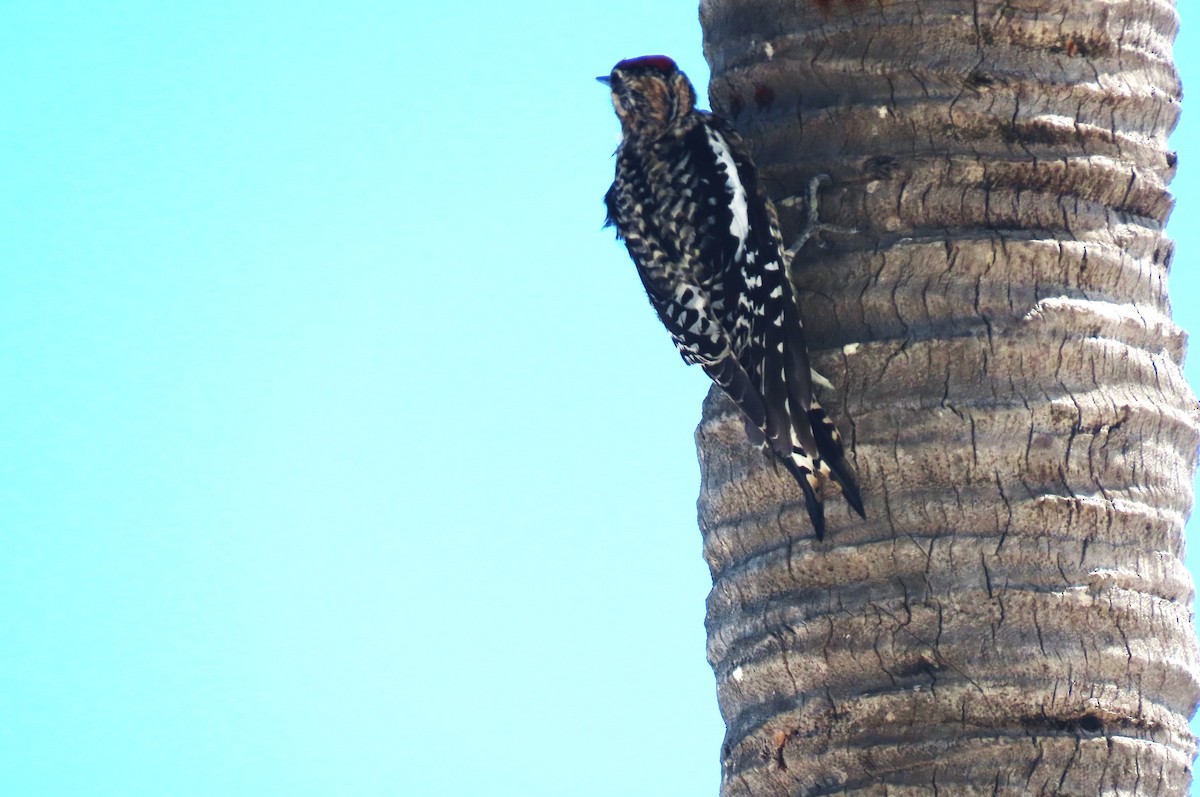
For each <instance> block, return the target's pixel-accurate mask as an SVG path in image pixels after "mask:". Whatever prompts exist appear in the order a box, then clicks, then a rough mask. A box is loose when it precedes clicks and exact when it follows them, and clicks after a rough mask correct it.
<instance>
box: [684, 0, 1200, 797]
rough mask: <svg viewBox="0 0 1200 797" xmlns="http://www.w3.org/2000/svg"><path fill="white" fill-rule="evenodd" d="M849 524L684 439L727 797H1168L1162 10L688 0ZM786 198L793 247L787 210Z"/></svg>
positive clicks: (1168, 449)
mask: <svg viewBox="0 0 1200 797" xmlns="http://www.w3.org/2000/svg"><path fill="white" fill-rule="evenodd" d="M701 22H702V24H703V26H704V32H705V52H706V55H707V57H708V60H709V62H710V64H711V66H712V69H713V79H712V84H711V87H710V96H711V100H712V104H713V108H714V110H716V111H717V112H718V113H721V114H722V115H725V116H726V117H727V118H729V119H730V120H731V121H732V122H733V123H734V125H735V126H736V127H737V128H738V129H739V131H741V132H742V134H743V135H744V136H745V137H746V138H747V140H748V142H749V144H750V146H751V148H752V149H753V151H754V154H755V157H756V160H757V162H758V164H759V167H760V169H761V170H762V171H763V172H764V175H765V176H766V183H767V185H769V186H771V187H772V193H773V195H774V197H775V198H776V200H777V201H778V200H779V199H781V198H784V197H787V196H790V195H796V194H799V193H801V187H802V186H803V185H804V182H805V180H806V178H807V177H808V176H810V175H813V174H816V173H822V172H824V173H827V174H829V175H831V176H832V178H833V185H832V187H831V188H829V189H827V190H825V191H824V192H823V193H822V205H821V214H822V217H823V220H824V221H827V222H835V223H839V224H843V225H848V226H854V227H857V228H858V230H859V232H858V234H855V235H828V236H826V243H827V245H826V247H825V248H820V247H819V246H815V245H813V244H810V245H809V246H808V247H807V248H806V249H805V250H804V251H803V252H802V253H801V255H800V257H799V258H798V259H797V264H796V269H795V277H796V279H797V282H798V284H799V286H800V288H801V289H802V290H803V291H804V296H803V300H802V305H803V310H804V317H805V319H806V328H807V331H808V336H809V341H810V344H811V347H812V348H813V350H814V351H813V354H814V361H815V364H816V367H817V370H819V371H821V372H822V373H824V374H825V375H826V376H827V377H829V378H830V379H831V380H832V382H833V383H834V385H835V386H836V390H835V391H832V392H830V391H825V392H824V394H823V396H822V403H824V404H825V406H826V407H827V408H828V409H829V410H830V414H831V415H833V416H834V418H835V419H836V420H837V422H838V424H839V426H840V427H841V429H842V431H843V433H844V434H845V435H846V437H847V438H848V441H849V443H850V445H851V446H852V447H853V448H854V451H855V454H854V456H852V458H851V461H852V463H853V464H854V465H855V467H856V468H857V470H858V473H859V476H860V480H861V483H862V489H863V495H864V498H865V500H866V506H867V513H868V520H867V521H866V522H863V521H861V520H859V519H858V518H857V517H855V516H854V515H852V514H851V513H850V512H849V511H848V509H847V508H846V505H845V503H844V502H843V501H842V500H841V499H840V498H838V497H834V498H832V499H831V500H830V502H829V512H828V514H829V533H828V538H827V540H826V541H825V542H824V543H818V542H816V540H815V539H814V538H813V535H812V532H811V529H810V527H809V524H808V521H807V519H806V516H805V513H804V510H803V503H802V500H801V496H800V495H799V492H798V490H797V489H796V486H795V483H794V482H793V481H792V480H791V478H790V477H789V476H788V474H787V473H786V472H784V471H783V469H782V468H780V469H778V470H776V469H774V468H772V467H771V466H770V464H769V463H768V462H767V460H765V459H764V458H763V456H762V455H761V454H759V453H758V452H757V451H754V450H752V449H751V448H750V447H749V446H748V444H747V442H746V439H745V433H744V431H743V429H742V424H741V423H740V421H739V420H738V419H737V418H736V417H735V416H734V415H733V414H732V413H733V412H734V410H733V409H732V407H731V405H730V404H729V403H728V402H726V401H725V400H724V398H723V397H721V396H720V395H716V394H714V395H710V397H709V399H708V400H707V401H706V403H705V408H704V409H705V412H704V420H703V421H702V423H701V426H700V428H699V430H698V431H697V437H698V441H699V446H700V456H701V464H702V470H703V488H702V494H701V499H700V520H701V526H702V530H703V533H704V546H705V554H706V557H707V559H708V561H709V564H710V566H711V568H712V573H713V580H714V586H713V590H712V593H711V596H710V598H709V607H708V621H707V622H708V630H709V657H710V660H711V662H712V664H713V667H714V670H715V672H716V675H717V686H718V698H719V702H720V706H721V711H722V713H723V715H724V717H725V720H726V722H727V724H728V734H727V738H726V744H725V747H724V750H723V751H722V767H723V777H722V794H723V795H725V796H726V797H733V796H734V795H738V796H739V797H741V796H742V795H754V797H763V796H765V795H801V794H804V795H815V794H834V793H861V794H883V793H884V789H885V788H886V789H887V792H886V793H888V794H932V793H935V790H936V791H937V792H938V793H943V794H971V793H979V794H985V793H986V794H992V793H1001V794H1022V793H1032V794H1088V795H1095V794H1185V793H1186V792H1187V788H1188V783H1189V781H1190V771H1191V763H1192V759H1193V756H1194V753H1195V741H1194V739H1193V737H1192V735H1191V733H1190V732H1189V730H1188V727H1187V720H1188V717H1189V716H1190V715H1191V713H1192V711H1193V709H1194V707H1195V705H1196V701H1197V698H1198V695H1200V682H1198V676H1197V664H1198V656H1197V647H1196V640H1195V633H1194V630H1193V621H1192V613H1191V602H1192V582H1191V578H1190V576H1189V575H1188V573H1187V572H1186V571H1185V570H1184V568H1183V564H1182V561H1181V559H1182V550H1183V527H1184V521H1185V519H1186V517H1187V514H1188V513H1189V511H1190V509H1191V505H1192V494H1191V479H1192V474H1193V471H1194V468H1195V464H1196V446H1197V440H1198V434H1197V430H1198V426H1197V413H1196V400H1195V397H1194V396H1193V394H1192V392H1191V390H1190V389H1189V387H1188V386H1187V384H1186V383H1185V382H1184V379H1183V375H1182V371H1181V363H1182V358H1183V351H1184V345H1185V336H1184V334H1183V333H1182V331H1181V330H1179V329H1178V328H1177V327H1176V326H1175V325H1174V324H1173V323H1172V321H1171V318H1170V308H1169V305H1168V302H1167V296H1166V276H1167V269H1168V266H1169V264H1170V261H1171V256H1172V252H1173V247H1172V244H1171V242H1170V241H1169V240H1168V239H1167V238H1166V237H1165V236H1164V234H1163V225H1164V223H1165V221H1166V217H1167V215H1168V213H1169V211H1170V208H1171V199H1170V196H1169V195H1168V193H1167V191H1166V184H1167V182H1168V181H1169V180H1170V178H1171V176H1172V175H1173V172H1174V165H1175V161H1174V156H1173V155H1172V154H1171V153H1168V152H1167V150H1166V136H1167V134H1168V133H1169V132H1170V130H1171V128H1172V127H1173V126H1174V123H1175V120H1176V118H1177V113H1178V110H1179V97H1180V91H1179V85H1178V79H1177V76H1176V72H1175V69H1174V67H1173V64H1172V61H1171V44H1172V40H1173V38H1174V34H1175V30H1176V26H1177V22H1178V20H1177V16H1176V13H1175V9H1174V6H1173V5H1172V4H1171V3H1168V2H1154V1H1153V0H1144V1H1142V2H1132V1H1130V2H1116V0H1090V1H1089V2H1079V1H1078V0H1076V1H1075V2H1067V1H1066V0H1056V1H1055V2H1050V1H1049V0H1030V1H1029V2H1024V3H1019V4H1016V3H1001V2H977V3H962V2H948V1H946V2H899V1H898V0H897V1H895V2H872V3H862V2H850V3H847V2H807V1H804V2H786V3H785V2H780V1H779V0H725V1H724V2H721V1H720V0H707V1H706V2H703V3H702V5H701ZM795 215H796V214H795V213H794V212H792V213H789V212H788V211H787V210H786V209H782V216H783V220H784V224H785V227H789V226H790V231H791V232H792V233H793V234H794V233H795V231H796V225H797V224H798V219H797V218H795Z"/></svg>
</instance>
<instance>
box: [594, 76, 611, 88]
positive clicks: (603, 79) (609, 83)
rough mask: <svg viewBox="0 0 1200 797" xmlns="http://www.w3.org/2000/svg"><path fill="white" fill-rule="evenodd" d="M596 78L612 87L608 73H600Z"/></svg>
mask: <svg viewBox="0 0 1200 797" xmlns="http://www.w3.org/2000/svg"><path fill="white" fill-rule="evenodd" d="M596 80H598V81H600V82H601V83H603V84H604V85H606V86H608V87H609V88H612V78H611V77H609V76H608V75H601V76H600V77H598V78H596Z"/></svg>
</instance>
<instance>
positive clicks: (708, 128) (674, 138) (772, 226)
mask: <svg viewBox="0 0 1200 797" xmlns="http://www.w3.org/2000/svg"><path fill="white" fill-rule="evenodd" d="M600 80H601V81H602V82H604V83H607V84H608V86H609V88H610V89H611V91H612V98H613V106H614V108H615V110H616V112H617V116H618V118H619V119H620V120H621V130H622V141H621V145H620V147H619V148H618V149H617V172H616V179H615V180H614V181H613V184H612V187H611V188H610V189H609V191H608V194H607V195H606V196H605V204H606V205H607V207H608V223H609V224H611V225H614V226H615V227H616V228H617V235H618V237H620V238H622V239H623V240H624V241H625V245H626V247H627V248H628V249H629V255H630V257H631V258H632V259H633V262H634V264H635V265H636V266H637V271H638V274H639V276H640V277H641V279H642V285H643V286H644V287H645V289H646V293H647V295H648V296H649V297H650V303H651V304H652V305H653V307H654V309H655V311H657V313H658V317H659V318H660V319H661V320H662V322H663V324H664V325H665V326H666V327H667V330H668V331H669V332H670V333H671V337H672V338H673V339H674V341H675V345H676V347H677V348H678V350H679V353H680V354H681V355H682V356H683V359H684V361H685V362H687V363H689V364H692V365H699V366H700V367H701V368H703V369H704V371H705V372H706V373H707V374H708V375H709V377H711V378H712V380H713V381H714V382H716V383H717V385H718V386H720V387H721V389H722V390H724V391H725V393H727V394H728V395H729V397H730V398H732V399H733V401H734V403H735V404H737V406H738V407H739V408H740V409H741V411H742V413H743V415H744V416H745V420H746V429H747V433H748V434H749V435H750V437H751V438H752V439H753V440H754V441H755V442H756V443H758V444H761V445H763V446H764V447H765V448H767V449H769V450H770V451H771V452H773V453H774V455H775V456H777V457H778V458H779V460H780V461H782V462H783V463H784V465H785V466H786V467H787V468H788V470H789V471H791V473H792V475H793V476H794V477H795V478H796V481H797V482H798V483H799V485H800V488H801V490H803V492H804V498H805V505H806V508H807V510H808V514H809V517H810V518H811V519H812V523H813V527H814V529H815V531H816V533H817V537H818V538H822V537H824V532H825V514H824V506H823V504H822V500H823V496H824V493H825V489H824V488H825V485H827V484H828V483H829V482H831V481H832V482H836V483H837V484H838V485H839V486H840V488H841V492H842V493H843V495H845V497H846V500H847V501H848V502H849V503H850V505H851V506H852V507H853V508H854V509H855V511H857V512H858V513H859V514H860V515H863V506H862V499H861V497H860V496H859V491H858V486H857V484H856V482H855V478H854V474H853V472H852V471H851V470H850V468H849V465H848V464H847V463H846V459H845V453H844V450H843V446H842V440H841V436H840V435H839V434H838V431H837V427H835V426H834V425H833V422H832V421H830V419H829V418H828V416H827V415H826V414H825V411H824V410H823V409H822V408H821V405H820V404H818V403H817V402H816V400H815V399H814V398H813V395H812V376H811V370H810V367H809V362H808V350H807V348H806V345H805V342H804V332H803V328H802V326H801V323H800V317H799V310H798V308H797V305H796V301H795V297H794V293H793V289H792V284H791V281H790V279H789V278H788V273H787V268H788V260H789V257H788V254H787V252H786V250H785V248H784V245H783V238H782V235H781V234H780V231H779V223H778V220H777V217H776V214H775V209H774V207H773V206H772V205H771V202H770V200H768V199H767V198H766V195H765V193H764V192H763V191H762V189H761V187H760V186H759V184H758V175H757V171H756V169H755V168H754V164H753V163H752V162H751V160H750V158H749V156H748V155H747V154H746V148H745V146H744V145H743V143H742V141H741V139H740V138H738V136H737V134H736V133H735V132H734V131H733V129H732V128H731V127H730V126H729V125H728V124H727V123H726V122H725V121H724V120H722V119H721V118H720V117H718V116H714V115H713V114H710V113H705V112H703V111H698V110H696V108H695V102H696V93H695V90H694V89H693V88H692V85H691V82H690V81H689V80H688V79H687V76H686V75H684V74H683V73H682V72H681V71H679V69H678V68H677V67H676V65H675V63H674V62H673V61H672V60H671V59H669V58H667V57H665V56H644V57H641V58H633V59H629V60H626V61H622V62H620V63H619V64H617V65H616V67H614V68H613V70H612V73H611V74H610V75H609V76H608V77H607V78H600Z"/></svg>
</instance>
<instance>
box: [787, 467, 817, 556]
mask: <svg viewBox="0 0 1200 797" xmlns="http://www.w3.org/2000/svg"><path fill="white" fill-rule="evenodd" d="M783 464H784V465H786V466H787V469H788V470H789V471H790V472H791V474H792V475H793V476H795V477H796V481H797V483H799V485H800V489H801V490H803V491H804V508H805V509H807V510H808V519H809V520H811V521H812V525H813V531H814V532H816V535H817V539H818V540H824V539H825V504H823V503H822V502H821V499H820V498H818V497H817V494H816V492H815V491H814V490H813V488H812V485H811V484H809V482H808V480H809V479H810V478H811V477H812V474H811V473H809V472H808V471H806V470H804V469H803V468H801V467H800V466H799V465H797V464H796V462H795V461H794V460H792V459H790V458H788V459H784V460H783Z"/></svg>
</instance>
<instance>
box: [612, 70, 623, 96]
mask: <svg viewBox="0 0 1200 797" xmlns="http://www.w3.org/2000/svg"><path fill="white" fill-rule="evenodd" d="M608 87H609V88H610V89H612V90H613V91H615V92H616V93H618V94H620V93H621V92H622V91H624V90H625V81H624V80H621V76H620V75H618V74H616V73H613V75H612V76H611V77H610V78H609V79H608Z"/></svg>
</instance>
